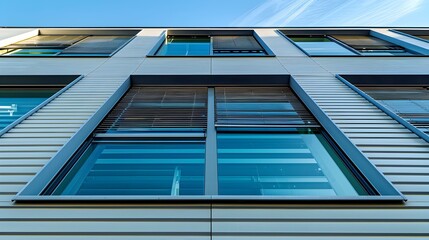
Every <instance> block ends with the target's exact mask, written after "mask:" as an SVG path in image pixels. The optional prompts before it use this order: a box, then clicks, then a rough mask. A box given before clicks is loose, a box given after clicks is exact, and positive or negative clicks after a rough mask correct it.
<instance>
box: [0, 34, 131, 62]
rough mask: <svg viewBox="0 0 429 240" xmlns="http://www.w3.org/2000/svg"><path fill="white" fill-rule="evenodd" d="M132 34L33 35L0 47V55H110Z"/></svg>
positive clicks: (128, 39)
mask: <svg viewBox="0 0 429 240" xmlns="http://www.w3.org/2000/svg"><path fill="white" fill-rule="evenodd" d="M132 37H133V36H131V35H127V36H121V35H117V36H116V35H100V36H98V35H87V34H79V32H72V33H70V34H69V35H67V34H52V33H50V34H46V35H38V36H34V37H31V38H28V39H25V40H22V41H19V42H16V43H13V44H10V45H7V46H5V47H2V48H0V55H1V56H35V57H38V56H110V55H112V54H113V53H114V52H116V51H117V50H118V49H119V48H121V47H122V46H124V45H125V44H126V43H127V42H128V41H130V39H131V38H132Z"/></svg>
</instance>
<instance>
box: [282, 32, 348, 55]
mask: <svg viewBox="0 0 429 240" xmlns="http://www.w3.org/2000/svg"><path fill="white" fill-rule="evenodd" d="M289 38H290V39H291V40H292V41H294V42H295V43H296V44H297V45H298V46H299V47H301V48H302V49H303V50H304V51H306V52H307V53H308V54H309V55H311V56H324V55H338V56H341V55H344V56H351V55H356V54H355V53H354V52H352V51H350V50H348V49H347V48H345V47H343V46H341V45H340V44H339V43H337V42H335V41H333V40H331V39H330V38H328V37H326V36H291V37H289Z"/></svg>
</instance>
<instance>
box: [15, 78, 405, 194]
mask: <svg viewBox="0 0 429 240" xmlns="http://www.w3.org/2000/svg"><path fill="white" fill-rule="evenodd" d="M211 77H212V76H209V77H207V76H200V77H199V78H198V79H199V81H200V82H199V83H198V84H195V85H192V84H189V83H187V80H189V79H187V77H186V76H185V77H177V78H174V80H172V82H174V83H175V86H159V85H155V84H156V82H159V78H158V77H156V80H154V83H151V81H152V80H146V78H145V77H143V79H144V80H140V81H139V80H138V79H137V80H134V83H133V84H132V87H131V88H130V89H129V90H128V91H127V92H126V94H125V95H124V96H123V97H122V98H121V99H120V100H119V101H118V102H117V103H116V105H115V106H114V107H113V108H112V110H111V111H110V112H109V113H108V114H107V115H106V117H105V118H104V119H103V120H102V121H101V123H100V124H98V126H96V127H94V131H93V132H92V133H88V136H89V137H88V138H87V139H86V141H85V142H84V143H83V144H82V145H81V146H80V147H79V149H78V150H77V151H76V152H74V153H73V154H70V155H72V157H71V158H70V159H69V160H67V159H64V158H63V157H62V158H61V161H63V163H62V164H59V163H58V162H57V163H55V161H56V160H57V159H53V160H52V161H50V164H55V165H56V168H57V169H58V172H57V173H53V172H52V171H51V170H52V169H51V167H50V166H47V167H45V168H44V169H43V170H42V172H41V173H40V174H38V176H36V178H35V180H33V181H32V182H31V183H30V184H29V185H28V186H27V187H26V189H24V190H23V191H22V192H21V193H20V195H18V196H17V198H16V200H26V199H27V200H28V199H31V200H48V199H55V200H61V199H62V200H64V199H67V200H73V199H74V200H78V199H80V200H103V199H105V200H107V199H109V200H127V199H133V200H160V199H161V200H198V201H199V200H204V201H213V200H269V199H271V200H274V199H276V200H296V199H312V200H316V199H318V200H320V199H325V200H328V199H337V200H339V199H355V200H356V199H365V198H368V199H371V197H380V196H381V194H380V193H379V192H378V190H377V189H376V188H375V187H374V186H372V185H371V183H369V181H368V180H367V179H366V178H365V175H364V174H363V173H362V172H361V171H360V170H358V169H357V168H356V167H355V165H354V164H353V162H352V161H351V160H350V159H349V158H348V157H347V156H346V154H344V153H343V152H342V151H341V150H340V148H339V147H338V146H337V145H336V144H335V142H334V141H333V139H331V138H330V136H329V135H328V133H327V132H326V131H325V130H324V129H323V128H322V127H321V126H320V125H319V123H318V121H317V120H316V119H315V118H314V116H313V115H312V114H311V113H310V112H309V111H308V110H307V108H306V107H305V106H304V104H303V103H302V102H301V101H300V100H299V99H298V98H297V96H296V95H295V93H294V92H293V91H292V89H291V88H290V87H287V84H283V83H282V84H280V83H279V82H280V78H278V79H276V77H275V76H270V77H271V78H273V79H269V80H266V81H264V84H266V85H268V86H265V85H262V84H259V86H255V84H254V83H253V84H252V83H251V82H252V81H251V80H249V84H248V85H249V86H246V85H244V86H241V87H238V86H236V85H237V81H233V80H231V79H232V78H234V77H236V76H234V77H226V78H225V76H222V77H220V78H222V79H220V80H219V81H218V82H223V81H224V82H228V81H231V82H228V83H226V84H223V83H217V84H207V85H209V86H207V85H206V84H205V83H206V82H209V80H207V78H211ZM147 78H150V77H149V76H147ZM237 78H243V77H242V76H238V77H237ZM259 78H260V76H256V77H255V78H254V79H259ZM225 79H227V80H225ZM182 81H183V82H185V83H187V84H182V83H181V82H182ZM281 81H283V82H285V80H284V77H283V78H282V80H281ZM166 83H168V81H167V82H166ZM270 83H271V84H270ZM233 84H234V85H233ZM45 169H48V170H45ZM47 173H48V175H45V174H47ZM41 182H45V183H46V184H41ZM30 192H31V193H30ZM393 198H395V199H396V200H398V198H396V197H393Z"/></svg>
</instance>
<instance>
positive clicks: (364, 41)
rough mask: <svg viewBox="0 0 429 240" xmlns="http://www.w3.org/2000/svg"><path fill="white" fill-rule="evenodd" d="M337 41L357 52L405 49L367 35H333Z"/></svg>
mask: <svg viewBox="0 0 429 240" xmlns="http://www.w3.org/2000/svg"><path fill="white" fill-rule="evenodd" d="M332 37H334V38H336V39H337V40H339V41H341V42H343V43H345V44H347V45H349V46H350V47H352V48H354V49H356V50H366V49H374V50H396V49H398V50H399V49H403V48H402V47H400V46H397V45H395V44H393V43H390V42H387V41H384V40H381V39H379V38H376V37H372V36H365V35H332Z"/></svg>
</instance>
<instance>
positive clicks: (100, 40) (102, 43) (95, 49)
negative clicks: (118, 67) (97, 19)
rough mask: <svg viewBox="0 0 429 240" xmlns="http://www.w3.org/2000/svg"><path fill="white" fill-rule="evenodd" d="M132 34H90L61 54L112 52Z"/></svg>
mask: <svg viewBox="0 0 429 240" xmlns="http://www.w3.org/2000/svg"><path fill="white" fill-rule="evenodd" d="M130 38H131V36H90V37H87V38H85V39H84V40H82V41H80V42H78V43H76V44H74V45H73V46H70V47H68V48H66V49H64V51H62V53H61V54H112V53H113V52H114V51H116V49H118V48H119V47H121V46H122V45H124V44H125V43H126V42H127V41H129V40H130Z"/></svg>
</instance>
